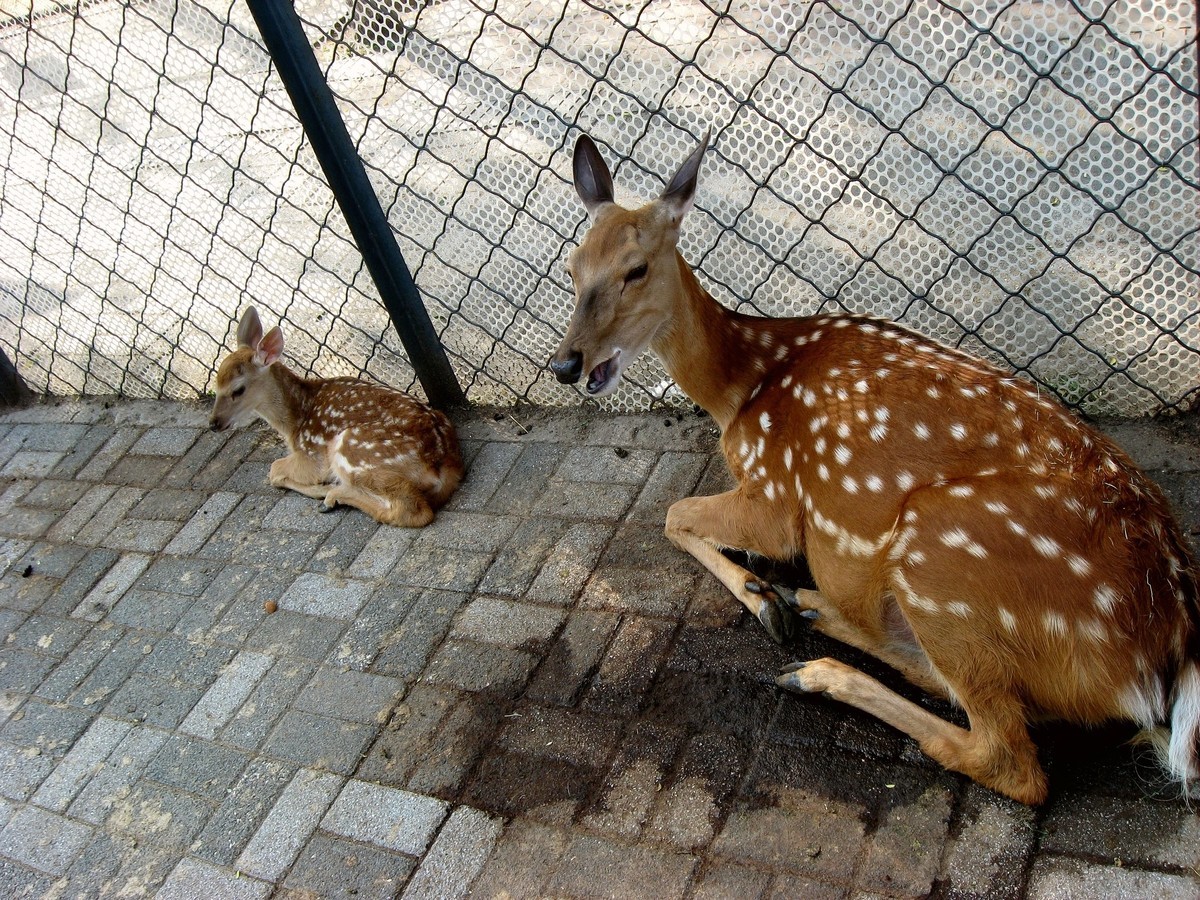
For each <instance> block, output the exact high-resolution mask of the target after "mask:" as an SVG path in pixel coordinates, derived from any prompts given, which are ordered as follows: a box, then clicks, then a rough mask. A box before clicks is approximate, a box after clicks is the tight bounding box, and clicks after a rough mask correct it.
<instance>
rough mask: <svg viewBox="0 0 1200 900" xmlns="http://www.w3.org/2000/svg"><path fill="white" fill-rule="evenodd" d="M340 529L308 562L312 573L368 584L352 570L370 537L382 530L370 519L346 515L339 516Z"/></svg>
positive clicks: (325, 541)
mask: <svg viewBox="0 0 1200 900" xmlns="http://www.w3.org/2000/svg"><path fill="white" fill-rule="evenodd" d="M338 519H339V520H340V521H339V522H338V523H337V527H336V528H334V529H333V531H331V532H330V533H329V535H328V536H327V537H326V538H325V540H324V542H322V544H321V546H319V547H318V548H317V552H316V553H314V554H313V556H312V559H310V560H309V561H308V568H309V571H312V572H322V573H324V574H326V575H331V576H335V577H338V578H356V579H358V580H360V581H361V580H365V579H363V577H362V576H361V575H360V574H359V573H358V572H356V571H355V570H354V569H353V568H352V566H353V563H354V560H355V559H357V558H358V555H359V553H361V552H362V549H363V547H364V546H366V543H367V541H368V540H369V539H370V537H371V535H372V534H374V533H375V532H376V531H378V530H380V529H381V528H388V527H389V526H381V525H380V524H379V523H378V522H376V521H375V520H374V519H372V518H371V517H370V516H367V515H359V514H357V513H350V512H347V513H346V515H344V516H338Z"/></svg>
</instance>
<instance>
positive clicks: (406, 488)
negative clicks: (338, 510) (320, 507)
mask: <svg viewBox="0 0 1200 900" xmlns="http://www.w3.org/2000/svg"><path fill="white" fill-rule="evenodd" d="M391 487H392V488H393V490H392V491H390V492H389V494H388V495H387V496H382V495H380V494H377V493H375V492H374V491H370V490H367V489H366V488H364V487H361V486H359V485H357V484H338V485H334V486H333V487H332V488H328V489H327V491H328V492H327V493H325V494H324V497H325V505H326V506H327V507H330V508H332V507H334V506H337V505H338V504H339V503H341V504H344V505H346V506H353V507H355V508H356V509H361V510H362V511H363V512H365V513H366V514H367V515H368V516H370V517H371V518H372V519H375V520H376V521H377V522H382V523H383V524H384V525H398V526H400V527H402V528H423V527H424V526H426V525H428V524H429V523H430V522H432V521H433V508H432V507H431V506H430V505H429V501H428V500H427V499H425V495H424V494H423V493H422V492H421V491H420V490H419V489H417V488H416V487H415V486H413V485H412V484H409V483H408V482H401V483H400V484H397V485H392V486H391Z"/></svg>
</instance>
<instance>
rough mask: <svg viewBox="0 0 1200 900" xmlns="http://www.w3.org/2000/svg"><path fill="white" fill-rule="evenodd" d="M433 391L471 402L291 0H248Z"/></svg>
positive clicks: (433, 398)
mask: <svg viewBox="0 0 1200 900" xmlns="http://www.w3.org/2000/svg"><path fill="white" fill-rule="evenodd" d="M246 5H247V6H249V7H250V12H251V14H252V15H253V16H254V20H255V22H257V23H258V29H259V31H260V32H261V33H262V37H263V41H264V43H265V44H266V45H267V52H269V53H270V54H271V61H272V62H273V63H274V64H275V68H276V70H277V71H278V72H279V77H280V79H281V80H282V81H283V85H284V87H285V88H287V92H288V95H289V96H290V97H291V98H292V104H293V105H294V106H295V107H296V114H297V115H298V116H299V118H300V122H301V124H302V125H303V126H304V133H305V134H306V135H307V136H308V140H309V142H310V143H311V144H312V148H313V152H314V153H315V154H316V157H317V160H318V161H319V162H320V164H321V168H322V169H323V170H324V172H325V177H326V178H327V179H328V181H329V187H330V188H331V189H332V190H333V195H334V197H335V198H336V199H337V202H338V206H340V207H341V210H342V214H343V215H344V216H345V217H346V223H347V224H348V225H349V226H350V232H351V234H353V235H354V240H355V243H357V245H358V249H359V252H361V253H362V255H363V260H364V261H365V262H366V264H367V269H368V270H369V271H370V273H371V277H372V278H373V279H374V281H375V286H376V287H377V288H378V289H379V295H380V297H381V298H382V299H383V304H384V306H385V307H387V311H388V315H389V316H391V319H392V324H393V325H394V326H395V327H396V331H397V332H398V333H399V335H400V341H401V342H402V343H403V344H404V349H405V350H406V351H407V353H408V358H409V361H410V362H411V363H412V367H413V370H414V371H415V372H416V373H417V378H418V379H419V380H420V382H421V386H422V387H423V388H424V389H425V395H426V396H427V397H428V398H429V402H430V403H432V404H433V405H434V406H437V407H441V408H445V407H449V406H459V405H462V404H463V403H465V402H466V398H465V397H464V396H463V392H462V388H461V387H460V386H459V383H458V379H457V378H456V377H455V375H454V370H453V369H452V368H451V367H450V361H449V360H448V359H447V358H446V352H445V350H444V349H443V348H442V345H441V343H440V342H439V341H438V336H437V332H436V331H435V330H434V328H433V323H432V322H431V321H430V319H429V313H428V311H427V310H426V309H425V305H424V304H423V303H422V302H421V296H420V294H419V293H418V291H417V286H416V284H415V283H414V282H413V279H412V275H411V274H410V273H409V271H408V266H407V265H406V264H405V262H404V257H403V256H402V255H401V253H400V247H399V246H398V245H397V244H396V238H395V236H394V235H393V234H392V230H391V226H390V225H389V224H388V221H387V216H385V215H384V213H383V208H382V207H381V206H380V205H379V198H378V197H377V196H376V194H375V189H374V188H373V187H372V186H371V181H370V179H369V178H368V177H367V171H366V169H365V168H364V167H363V164H362V160H361V159H360V158H359V156H358V153H357V152H356V151H355V149H354V144H353V142H352V141H351V140H350V134H349V132H347V131H346V123H345V121H344V120H343V119H342V116H341V113H340V112H339V111H338V108H337V104H336V103H334V100H333V92H332V91H330V90H329V85H328V84H327V83H326V81H325V77H324V76H323V75H322V74H321V70H320V67H319V66H318V65H317V59H316V57H315V56H314V55H313V51H312V47H311V46H310V45H309V43H308V38H306V37H305V35H304V29H303V28H302V27H301V25H300V17H299V16H298V15H296V10H295V9H294V8H293V7H292V4H291V2H290V0H246Z"/></svg>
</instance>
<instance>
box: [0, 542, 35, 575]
mask: <svg viewBox="0 0 1200 900" xmlns="http://www.w3.org/2000/svg"><path fill="white" fill-rule="evenodd" d="M33 546H34V543H33V541H23V540H19V539H17V538H5V539H4V540H0V575H3V574H5V573H6V572H7V571H8V570H9V569H10V568H11V567H12V566H13V564H14V563H16V561H17V560H19V559H21V558H23V557H24V556H25V554H26V553H28V552H29V550H30V548H31V547H33Z"/></svg>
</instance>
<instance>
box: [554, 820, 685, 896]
mask: <svg viewBox="0 0 1200 900" xmlns="http://www.w3.org/2000/svg"><path fill="white" fill-rule="evenodd" d="M565 856H566V857H567V858H568V859H570V860H571V865H569V866H564V867H562V868H561V869H559V870H558V871H557V872H556V873H555V874H554V876H553V877H552V878H551V879H550V882H549V885H548V889H549V891H550V892H551V893H552V894H568V895H577V896H578V895H587V894H590V893H592V892H593V891H594V890H595V885H597V884H603V885H604V890H605V892H609V893H611V895H612V896H614V897H633V896H640V897H679V896H682V895H683V892H684V889H685V888H686V887H687V885H688V882H689V880H690V879H691V877H692V872H693V871H694V870H695V868H696V863H697V860H696V858H695V857H693V856H689V855H687V854H684V853H670V852H664V851H662V850H658V849H656V848H652V847H645V846H640V845H638V846H633V847H627V846H625V845H624V844H617V843H613V842H611V841H608V840H605V839H604V838H600V837H593V836H591V835H578V836H576V837H575V838H574V839H573V840H572V841H571V844H570V846H569V847H568V848H567V851H566V854H565Z"/></svg>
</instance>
